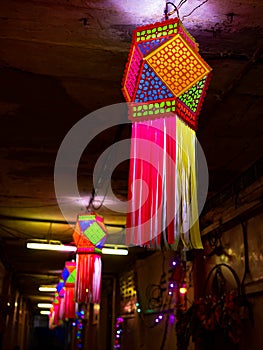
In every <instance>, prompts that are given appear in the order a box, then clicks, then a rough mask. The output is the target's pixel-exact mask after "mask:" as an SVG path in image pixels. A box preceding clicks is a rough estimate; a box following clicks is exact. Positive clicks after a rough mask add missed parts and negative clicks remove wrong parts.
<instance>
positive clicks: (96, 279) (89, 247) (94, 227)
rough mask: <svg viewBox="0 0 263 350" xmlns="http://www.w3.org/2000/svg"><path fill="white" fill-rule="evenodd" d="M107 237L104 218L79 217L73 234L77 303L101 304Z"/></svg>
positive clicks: (92, 216) (93, 215) (95, 215)
mask: <svg viewBox="0 0 263 350" xmlns="http://www.w3.org/2000/svg"><path fill="white" fill-rule="evenodd" d="M106 237H107V230H106V227H105V225H104V223H103V218H102V217H101V216H99V215H97V214H95V213H89V214H87V215H79V216H78V218H77V223H76V226H75V230H74V233H73V239H74V242H75V244H76V246H77V252H76V254H77V259H76V260H77V275H76V294H75V295H76V301H77V302H78V303H86V304H87V303H89V302H91V303H93V304H95V303H100V293H101V248H102V247H103V245H104V243H105V241H106Z"/></svg>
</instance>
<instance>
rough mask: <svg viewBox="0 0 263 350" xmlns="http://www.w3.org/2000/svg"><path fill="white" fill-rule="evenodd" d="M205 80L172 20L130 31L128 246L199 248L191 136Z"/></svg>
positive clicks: (193, 48)
mask: <svg viewBox="0 0 263 350" xmlns="http://www.w3.org/2000/svg"><path fill="white" fill-rule="evenodd" d="M210 75H211V68H210V67H209V65H208V64H207V63H206V62H205V61H204V60H203V59H202V57H201V56H200V54H199V52H198V44H197V43H196V42H195V40H194V38H193V37H192V36H191V35H190V34H189V33H188V32H187V31H186V29H185V28H184V26H183V25H182V23H181V21H180V20H179V18H174V19H168V20H165V21H163V22H160V23H155V24H149V25H146V26H143V27H138V28H136V29H135V31H134V32H133V39H132V46H131V49H130V54H129V58H128V62H127V65H126V70H125V73H124V78H123V88H122V91H123V94H124V96H125V99H126V100H127V102H129V103H128V116H129V119H130V120H132V121H133V124H132V138H131V155H130V172H129V194H128V197H129V203H130V208H129V210H128V214H127V231H126V232H127V235H126V237H127V244H131V245H134V244H135V245H155V246H160V245H161V242H163V243H164V244H170V245H173V247H174V249H176V248H177V246H178V244H179V241H180V240H181V241H182V242H183V244H184V246H185V247H186V248H188V249H189V248H202V242H201V238H200V232H199V224H198V207H197V188H196V160H195V144H196V135H195V130H196V129H197V124H198V115H199V113H200V110H201V106H202V104H203V101H204V98H205V95H206V90H207V88H208V84H209V81H210ZM137 180H141V181H140V183H138V181H137Z"/></svg>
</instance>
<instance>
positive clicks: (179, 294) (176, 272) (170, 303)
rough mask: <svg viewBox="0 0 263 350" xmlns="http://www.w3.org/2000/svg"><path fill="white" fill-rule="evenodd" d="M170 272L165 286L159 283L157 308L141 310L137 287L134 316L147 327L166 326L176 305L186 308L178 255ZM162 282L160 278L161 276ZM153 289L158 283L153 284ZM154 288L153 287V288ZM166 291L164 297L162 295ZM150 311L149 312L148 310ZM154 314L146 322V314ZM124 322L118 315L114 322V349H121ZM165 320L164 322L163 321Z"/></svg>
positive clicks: (171, 263)
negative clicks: (150, 319)
mask: <svg viewBox="0 0 263 350" xmlns="http://www.w3.org/2000/svg"><path fill="white" fill-rule="evenodd" d="M168 272H169V273H170V278H168V281H167V282H166V286H162V283H161V284H160V285H159V292H158V293H159V297H160V298H161V301H159V304H158V308H159V311H157V310H143V307H142V303H141V302H140V295H139V292H138V289H137V302H136V303H135V305H134V306H135V307H134V309H135V316H136V314H137V316H138V317H139V318H140V320H141V321H142V322H143V323H144V325H145V326H146V327H147V328H154V327H156V326H158V325H165V326H166V328H167V323H168V322H170V323H174V321H175V312H176V309H177V308H178V307H180V308H181V309H185V308H186V296H187V283H186V279H185V264H184V261H181V259H179V257H176V258H174V259H172V261H171V262H170V266H169V269H168ZM162 276H163V275H162ZM161 282H162V278H161ZM153 286H154V288H155V291H156V290H157V287H158V285H157V284H155V285H153ZM153 290H154V289H153ZM158 293H156V294H155V298H156V299H159V298H158ZM164 293H166V297H164V295H163V294H164ZM146 294H147V293H146ZM156 305H157V304H156ZM149 311H151V312H149ZM151 315H154V317H153V319H152V321H151V322H150V323H149V322H147V320H146V318H148V316H151ZM124 322H125V317H118V318H117V319H116V324H115V339H114V349H119V350H121V349H122V337H123V332H124ZM164 322H166V323H164Z"/></svg>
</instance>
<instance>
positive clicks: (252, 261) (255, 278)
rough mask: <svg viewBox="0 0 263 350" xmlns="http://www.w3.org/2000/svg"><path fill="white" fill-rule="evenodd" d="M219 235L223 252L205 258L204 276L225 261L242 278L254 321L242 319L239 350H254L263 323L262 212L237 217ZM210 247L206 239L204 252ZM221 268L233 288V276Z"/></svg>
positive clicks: (256, 347)
mask: <svg viewBox="0 0 263 350" xmlns="http://www.w3.org/2000/svg"><path fill="white" fill-rule="evenodd" d="M221 234H222V238H221V242H222V247H223V249H224V253H223V254H220V255H219V254H218V255H217V254H214V255H212V256H210V257H208V258H207V259H206V263H205V271H206V276H207V274H208V272H209V271H210V270H211V269H212V268H213V266H215V265H216V264H220V263H224V264H227V265H229V266H230V267H232V268H233V269H234V271H235V272H236V273H237V276H238V278H239V280H240V283H241V284H242V280H243V279H244V293H245V295H246V298H247V300H248V301H249V303H250V306H251V310H252V312H253V317H254V324H253V323H252V322H250V321H249V319H248V318H245V319H244V320H243V321H242V323H243V326H242V334H241V341H240V344H239V350H247V349H248V348H249V349H250V350H257V349H258V347H259V344H260V343H261V341H262V326H263V316H262V315H263V244H262V243H263V212H262V211H261V210H258V211H257V212H255V213H254V214H253V215H252V216H250V217H249V218H246V219H242V217H240V218H239V221H237V222H236V223H235V225H234V226H233V227H231V228H230V229H228V230H223V231H222V232H221ZM244 234H245V236H244ZM246 237H247V244H246ZM246 246H247V250H246V249H245V247H246ZM213 249H214V248H211V246H209V243H208V241H207V240H206V243H205V253H206V254H208V255H209V254H211V251H213ZM246 266H247V268H246V269H247V273H246V274H245V267H246ZM222 271H223V273H224V276H225V277H226V279H227V283H228V285H229V286H231V287H232V288H236V282H235V279H234V278H233V277H232V274H231V273H229V271H228V269H227V268H225V267H223V269H222ZM208 292H209V291H207V293H208ZM217 349H219V347H216V348H215V350H217Z"/></svg>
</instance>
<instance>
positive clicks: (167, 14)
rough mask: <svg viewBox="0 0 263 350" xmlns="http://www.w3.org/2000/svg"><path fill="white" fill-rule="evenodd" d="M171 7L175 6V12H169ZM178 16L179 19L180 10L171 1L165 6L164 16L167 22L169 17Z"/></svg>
mask: <svg viewBox="0 0 263 350" xmlns="http://www.w3.org/2000/svg"><path fill="white" fill-rule="evenodd" d="M169 5H171V6H173V10H172V11H170V12H169V10H168V8H169ZM175 12H176V14H177V17H178V18H179V11H178V8H177V7H176V6H175V4H174V3H172V2H171V1H167V2H166V5H165V9H164V16H165V20H167V19H168V18H169V16H171V15H172V14H173V13H175Z"/></svg>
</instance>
